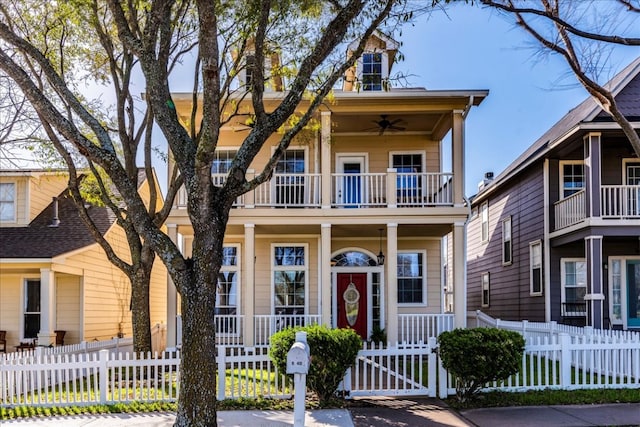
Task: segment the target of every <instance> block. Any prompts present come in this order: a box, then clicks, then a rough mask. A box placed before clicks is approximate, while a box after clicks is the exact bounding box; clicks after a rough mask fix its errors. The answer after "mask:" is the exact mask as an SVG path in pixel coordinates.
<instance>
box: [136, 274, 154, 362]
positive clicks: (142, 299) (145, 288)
mask: <svg viewBox="0 0 640 427" xmlns="http://www.w3.org/2000/svg"><path fill="white" fill-rule="evenodd" d="M150 281H151V269H147V268H138V270H137V271H136V272H135V273H134V274H133V276H132V277H131V322H132V325H133V351H135V352H136V353H140V352H144V353H147V352H149V351H151V350H152V349H151V313H150V308H149V289H150Z"/></svg>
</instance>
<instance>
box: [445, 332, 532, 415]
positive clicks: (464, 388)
mask: <svg viewBox="0 0 640 427" xmlns="http://www.w3.org/2000/svg"><path fill="white" fill-rule="evenodd" d="M438 344H439V345H440V347H439V350H438V351H439V355H440V357H441V358H442V365H443V366H444V367H445V369H447V370H448V371H449V373H451V375H453V376H454V377H455V381H456V395H457V396H458V399H459V400H460V401H461V402H464V401H466V400H467V399H469V398H471V397H472V396H473V395H474V394H475V393H477V392H478V391H479V390H480V389H481V388H482V387H483V386H484V385H485V384H487V383H489V382H491V381H499V380H505V379H507V378H508V377H509V376H511V375H513V374H515V373H517V372H518V371H519V370H520V366H521V364H522V354H523V352H524V338H523V337H522V335H520V334H519V333H518V332H514V331H505V330H502V329H493V328H475V329H455V330H453V331H450V332H443V333H441V334H440V336H439V337H438Z"/></svg>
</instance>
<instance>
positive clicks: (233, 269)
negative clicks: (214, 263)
mask: <svg viewBox="0 0 640 427" xmlns="http://www.w3.org/2000/svg"><path fill="white" fill-rule="evenodd" d="M239 273H240V265H239V263H238V247H237V246H225V247H224V248H223V249H222V267H221V268H220V272H219V273H218V286H217V288H216V314H236V313H237V307H238V275H239Z"/></svg>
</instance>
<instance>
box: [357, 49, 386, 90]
mask: <svg viewBox="0 0 640 427" xmlns="http://www.w3.org/2000/svg"><path fill="white" fill-rule="evenodd" d="M362 90H371V91H373V90H382V53H375V52H374V53H365V54H363V55H362Z"/></svg>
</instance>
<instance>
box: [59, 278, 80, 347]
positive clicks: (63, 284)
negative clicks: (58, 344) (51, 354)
mask: <svg viewBox="0 0 640 427" xmlns="http://www.w3.org/2000/svg"><path fill="white" fill-rule="evenodd" d="M81 286H82V285H81V278H80V277H78V276H70V275H58V276H57V277H56V308H57V312H56V328H55V329H56V330H58V329H60V330H63V331H67V333H66V334H65V337H64V342H65V344H71V343H77V342H80V341H82V340H81V337H82V311H81V300H82V288H81Z"/></svg>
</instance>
